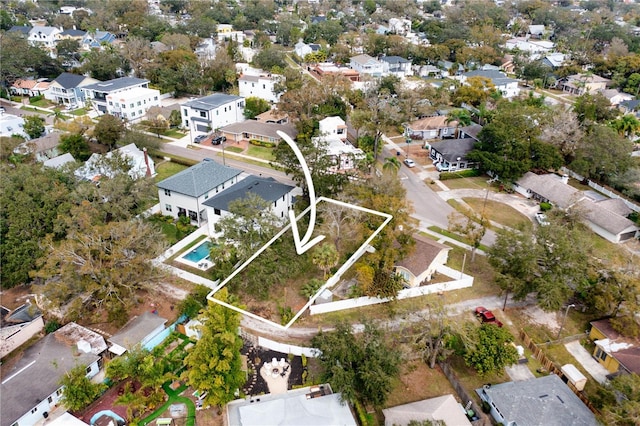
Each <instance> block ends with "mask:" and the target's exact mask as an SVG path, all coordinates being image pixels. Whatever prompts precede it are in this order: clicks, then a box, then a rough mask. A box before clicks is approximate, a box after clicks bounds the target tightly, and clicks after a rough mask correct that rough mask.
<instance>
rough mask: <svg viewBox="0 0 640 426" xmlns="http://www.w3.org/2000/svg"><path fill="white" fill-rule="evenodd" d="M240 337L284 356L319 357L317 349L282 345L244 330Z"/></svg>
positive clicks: (241, 330) (241, 331)
mask: <svg viewBox="0 0 640 426" xmlns="http://www.w3.org/2000/svg"><path fill="white" fill-rule="evenodd" d="M240 337H242V338H243V339H244V340H246V341H247V342H249V343H251V344H252V345H253V346H256V347H257V346H260V347H261V348H267V349H271V350H272V351H276V352H281V353H283V354H292V355H296V356H301V355H304V356H306V357H308V358H315V357H316V356H318V350H317V349H314V348H307V347H304V346H296V345H290V344H288V343H280V342H276V341H275V340H271V339H267V338H265V337H260V336H254V335H253V334H251V333H248V332H246V331H245V330H243V329H242V328H241V329H240Z"/></svg>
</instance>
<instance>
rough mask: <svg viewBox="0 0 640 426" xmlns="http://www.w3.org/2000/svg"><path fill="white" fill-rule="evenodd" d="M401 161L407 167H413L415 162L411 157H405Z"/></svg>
mask: <svg viewBox="0 0 640 426" xmlns="http://www.w3.org/2000/svg"><path fill="white" fill-rule="evenodd" d="M403 163H404V164H405V165H406V166H407V167H415V166H416V162H415V161H413V160H412V159H411V158H405V159H404V161H403Z"/></svg>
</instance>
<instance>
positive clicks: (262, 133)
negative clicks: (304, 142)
mask: <svg viewBox="0 0 640 426" xmlns="http://www.w3.org/2000/svg"><path fill="white" fill-rule="evenodd" d="M278 130H280V131H281V132H284V133H286V134H287V135H289V136H291V139H294V140H295V138H296V136H297V135H298V131H297V130H296V128H295V126H293V125H291V124H278V123H265V122H262V121H256V120H246V121H243V122H242V123H233V124H229V125H228V126H224V127H223V128H221V129H220V131H221V132H222V134H223V135H224V136H225V137H226V138H227V141H230V142H240V141H243V140H252V139H255V140H259V141H265V142H273V143H276V144H277V143H279V142H280V141H281V140H282V138H281V137H280V136H278V133H277V132H278Z"/></svg>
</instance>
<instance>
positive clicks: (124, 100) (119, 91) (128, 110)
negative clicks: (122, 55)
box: [82, 77, 162, 121]
mask: <svg viewBox="0 0 640 426" xmlns="http://www.w3.org/2000/svg"><path fill="white" fill-rule="evenodd" d="M82 90H83V91H84V92H85V94H86V97H87V99H88V100H90V101H91V102H93V104H94V106H95V108H96V110H97V111H98V113H100V114H111V115H113V116H115V117H119V118H122V119H125V120H128V121H138V120H140V119H142V118H144V116H145V114H146V113H147V110H148V109H149V108H151V107H154V106H156V107H159V106H161V105H162V104H161V102H160V91H159V90H156V89H150V88H149V80H145V79H141V78H135V77H121V78H116V79H113V80H108V81H101V82H98V83H95V84H91V85H89V86H85V87H83V88H82Z"/></svg>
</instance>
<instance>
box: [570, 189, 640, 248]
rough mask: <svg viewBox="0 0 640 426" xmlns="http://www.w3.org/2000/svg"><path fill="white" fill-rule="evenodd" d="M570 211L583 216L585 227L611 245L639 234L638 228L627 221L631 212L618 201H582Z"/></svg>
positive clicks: (639, 228)
mask: <svg viewBox="0 0 640 426" xmlns="http://www.w3.org/2000/svg"><path fill="white" fill-rule="evenodd" d="M572 209H577V210H578V211H579V212H580V213H582V214H583V215H584V220H585V222H586V225H587V226H588V227H589V228H591V230H592V231H593V232H595V233H596V234H598V235H600V236H601V237H602V238H604V239H606V240H608V241H611V242H612V243H620V242H623V241H627V240H630V239H632V238H634V237H636V236H637V235H638V232H640V227H638V226H637V225H636V224H635V223H634V222H633V221H631V220H629V219H627V216H628V215H629V214H630V213H631V212H632V210H631V209H630V208H629V207H627V205H626V204H625V203H624V202H623V201H622V200H620V199H608V200H603V201H597V202H594V201H591V200H589V199H583V200H582V201H580V202H579V203H577V204H576V205H575V206H573V207H572Z"/></svg>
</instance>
